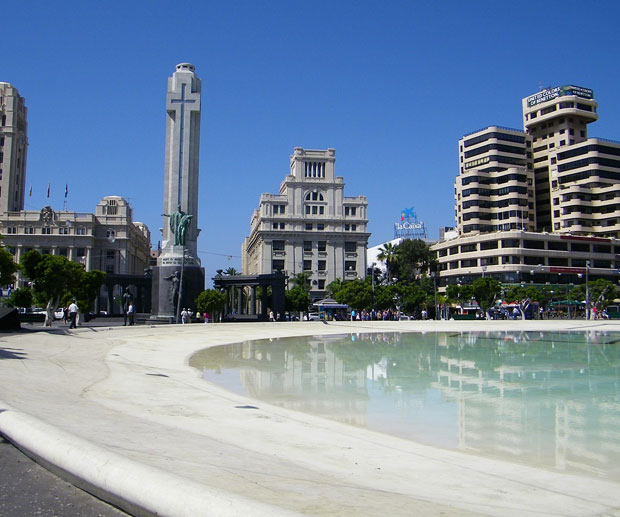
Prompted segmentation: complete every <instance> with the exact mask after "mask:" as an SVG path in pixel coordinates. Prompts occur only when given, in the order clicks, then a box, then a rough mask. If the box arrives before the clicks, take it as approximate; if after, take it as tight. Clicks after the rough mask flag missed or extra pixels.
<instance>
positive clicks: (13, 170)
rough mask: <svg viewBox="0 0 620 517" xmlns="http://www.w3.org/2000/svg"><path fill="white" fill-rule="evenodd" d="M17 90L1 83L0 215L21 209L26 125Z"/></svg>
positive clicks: (24, 111) (21, 99)
mask: <svg viewBox="0 0 620 517" xmlns="http://www.w3.org/2000/svg"><path fill="white" fill-rule="evenodd" d="M27 120H28V118H27V110H26V103H25V102H24V98H23V97H21V96H20V95H19V92H18V91H17V88H15V87H14V86H12V85H11V84H9V83H3V82H0V212H6V211H16V210H23V209H24V196H25V190H26V189H25V185H26V155H27V154H28V122H27Z"/></svg>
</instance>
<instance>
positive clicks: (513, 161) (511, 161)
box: [465, 155, 526, 169]
mask: <svg viewBox="0 0 620 517" xmlns="http://www.w3.org/2000/svg"><path fill="white" fill-rule="evenodd" d="M489 162H497V163H505V164H506V165H516V166H518V167H525V166H526V161H525V160H521V159H519V158H512V157H510V156H502V155H493V156H486V157H484V158H479V159H477V160H473V161H471V162H465V169H472V168H473V167H477V166H479V165H482V164H484V163H489Z"/></svg>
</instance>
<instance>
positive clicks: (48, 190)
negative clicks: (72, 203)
mask: <svg viewBox="0 0 620 517" xmlns="http://www.w3.org/2000/svg"><path fill="white" fill-rule="evenodd" d="M47 197H50V184H49V183H48V184H47Z"/></svg>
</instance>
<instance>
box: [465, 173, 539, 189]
mask: <svg viewBox="0 0 620 517" xmlns="http://www.w3.org/2000/svg"><path fill="white" fill-rule="evenodd" d="M509 181H519V182H521V183H525V182H526V181H527V176H526V175H525V174H514V173H510V174H505V175H503V176H494V177H488V176H467V177H465V178H463V179H462V180H461V185H463V186H465V185H469V184H470V183H480V185H501V184H502V183H508V182H509ZM531 184H532V181H531V180H530V181H528V185H531Z"/></svg>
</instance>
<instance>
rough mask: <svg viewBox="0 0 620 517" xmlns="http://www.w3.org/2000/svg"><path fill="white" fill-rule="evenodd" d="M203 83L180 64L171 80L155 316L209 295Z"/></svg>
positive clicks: (190, 68)
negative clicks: (200, 217)
mask: <svg viewBox="0 0 620 517" xmlns="http://www.w3.org/2000/svg"><path fill="white" fill-rule="evenodd" d="M200 90H201V81H200V79H199V78H198V77H197V76H196V73H195V71H194V65H192V64H190V63H180V64H178V65H177V67H176V71H175V72H174V73H173V74H172V77H170V78H168V93H167V95H166V115H167V116H166V154H165V168H164V211H163V214H162V216H163V218H164V225H163V228H162V229H161V231H162V237H163V240H162V251H161V254H160V255H159V257H158V259H157V266H156V267H154V268H153V299H152V302H153V303H152V307H153V311H152V317H154V318H168V319H170V318H173V319H174V320H176V319H177V318H178V316H179V312H180V311H181V310H183V308H184V307H186V308H195V302H194V300H195V299H196V297H197V296H198V294H200V293H201V292H202V291H203V290H204V285H205V274H204V269H203V268H202V267H201V266H200V259H199V258H198V248H197V247H198V234H199V233H200V230H199V229H198V221H197V214H198V161H199V156H198V155H199V149H200Z"/></svg>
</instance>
